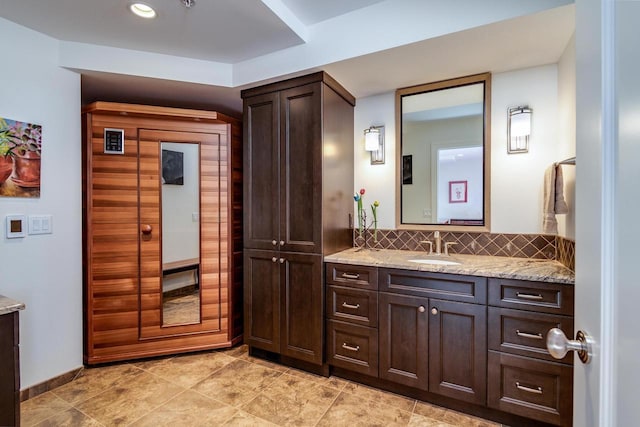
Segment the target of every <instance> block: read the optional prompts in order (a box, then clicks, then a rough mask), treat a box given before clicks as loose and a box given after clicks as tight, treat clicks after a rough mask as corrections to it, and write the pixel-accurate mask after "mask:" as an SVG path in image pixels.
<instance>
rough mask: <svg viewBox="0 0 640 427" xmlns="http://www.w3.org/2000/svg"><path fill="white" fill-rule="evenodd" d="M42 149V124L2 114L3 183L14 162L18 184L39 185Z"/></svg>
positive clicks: (14, 178)
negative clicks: (6, 116) (9, 118)
mask: <svg viewBox="0 0 640 427" xmlns="http://www.w3.org/2000/svg"><path fill="white" fill-rule="evenodd" d="M41 152H42V126H40V125H36V124H32V123H24V122H18V121H14V120H7V119H3V118H0V184H1V183H3V182H4V181H5V180H6V179H7V177H8V176H9V174H11V172H7V170H9V165H11V171H12V172H13V173H12V174H11V180H12V181H13V182H14V183H16V185H18V186H21V187H26V188H32V187H40V162H41V159H40V155H41ZM5 175H7V176H5ZM3 177H4V179H2V178H3Z"/></svg>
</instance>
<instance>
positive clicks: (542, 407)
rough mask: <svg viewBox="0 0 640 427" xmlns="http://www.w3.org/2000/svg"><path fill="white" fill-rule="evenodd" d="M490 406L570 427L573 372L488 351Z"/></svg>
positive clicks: (565, 368)
mask: <svg viewBox="0 0 640 427" xmlns="http://www.w3.org/2000/svg"><path fill="white" fill-rule="evenodd" d="M488 373H489V381H488V390H487V391H488V404H489V407H491V408H495V409H499V410H501V411H505V412H509V413H512V414H516V415H521V416H523V417H527V418H533V419H536V420H539V421H544V422H547V423H551V424H555V425H559V426H569V425H571V419H572V404H573V396H572V383H573V374H572V373H573V369H572V367H571V366H567V365H563V364H560V363H553V362H545V361H542V360H535V359H530V358H528V357H521V356H513V355H509V354H504V353H497V352H494V351H489V366H488Z"/></svg>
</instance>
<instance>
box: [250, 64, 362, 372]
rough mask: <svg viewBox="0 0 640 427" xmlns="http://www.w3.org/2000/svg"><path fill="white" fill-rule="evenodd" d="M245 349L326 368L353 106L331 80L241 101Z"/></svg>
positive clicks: (345, 225)
mask: <svg viewBox="0 0 640 427" xmlns="http://www.w3.org/2000/svg"><path fill="white" fill-rule="evenodd" d="M242 98H243V100H244V124H243V125H244V133H243V134H244V148H243V149H244V177H245V181H244V248H245V250H244V301H245V305H244V307H245V342H246V343H247V344H249V346H250V348H252V349H253V348H255V349H261V350H266V351H269V352H272V353H275V354H278V355H282V356H286V357H290V358H293V359H297V360H302V361H305V362H310V363H312V364H315V365H320V364H322V362H323V351H322V348H323V345H322V343H323V337H324V333H323V330H324V326H323V300H324V295H323V268H322V262H323V255H328V254H332V253H335V252H338V251H340V250H343V249H346V248H348V247H351V246H352V238H351V232H350V224H349V223H350V220H349V215H350V213H352V212H353V199H352V196H351V195H352V192H353V107H354V105H355V99H354V97H353V96H352V95H351V94H349V93H348V92H347V91H346V90H345V89H344V88H343V87H342V86H340V85H339V84H338V83H337V82H336V81H335V80H333V79H332V78H331V77H330V76H329V75H327V74H326V73H324V72H319V73H314V74H310V75H307V76H304V77H299V78H295V79H290V80H286V81H282V82H279V83H273V84H269V85H265V86H260V87H257V88H253V89H248V90H244V91H243V92H242Z"/></svg>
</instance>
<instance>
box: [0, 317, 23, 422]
mask: <svg viewBox="0 0 640 427" xmlns="http://www.w3.org/2000/svg"><path fill="white" fill-rule="evenodd" d="M19 321H20V319H19V316H18V312H17V311H13V312H11V313H6V314H1V315H0V425H2V426H19V425H20V349H19V342H18V341H19V338H20V328H19Z"/></svg>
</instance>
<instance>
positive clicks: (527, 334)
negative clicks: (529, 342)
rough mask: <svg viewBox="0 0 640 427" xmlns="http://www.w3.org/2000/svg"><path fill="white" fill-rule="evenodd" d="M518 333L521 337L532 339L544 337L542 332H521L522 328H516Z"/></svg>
mask: <svg viewBox="0 0 640 427" xmlns="http://www.w3.org/2000/svg"><path fill="white" fill-rule="evenodd" d="M516 335H518V336H519V337H524V338H531V339H534V340H541V339H542V334H541V333H537V334H530V333H528V332H520V329H516Z"/></svg>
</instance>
